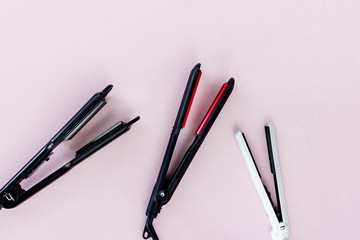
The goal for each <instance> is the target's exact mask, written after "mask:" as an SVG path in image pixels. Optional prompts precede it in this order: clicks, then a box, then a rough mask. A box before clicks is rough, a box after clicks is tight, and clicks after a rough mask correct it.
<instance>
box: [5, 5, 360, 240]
mask: <svg viewBox="0 0 360 240" xmlns="http://www.w3.org/2000/svg"><path fill="white" fill-rule="evenodd" d="M359 21H360V6H359V2H358V1H351V0H348V1H338V0H320V1H310V0H305V1H281V0H277V1H261V0H255V1H242V0H240V1H239V0H236V1H235V0H233V1H221V2H220V1H208V2H204V1H199V0H196V1H181V2H180V1H175V2H174V1H94V0H87V1H84V0H71V1H70V0H65V1H56V2H54V1H44V0H37V1H24V0H22V1H20V0H18V1H17V0H14V1H0V86H1V93H2V94H0V102H1V105H0V107H1V118H0V126H1V130H0V131H1V133H2V135H1V138H0V146H1V153H0V183H1V184H5V183H6V182H7V181H8V180H9V179H10V178H11V177H12V176H13V175H14V174H15V173H16V172H17V171H18V170H19V169H20V168H21V167H22V166H23V165H24V164H25V163H27V161H28V160H29V159H30V158H31V157H32V156H33V155H34V154H35V153H36V152H37V151H38V150H39V149H40V148H41V147H42V146H43V145H44V144H45V143H46V142H47V141H48V140H49V139H50V138H51V137H52V136H53V135H54V134H55V133H56V132H57V131H58V130H59V129H60V128H61V127H62V126H63V125H64V124H65V123H66V121H67V120H69V119H70V117H72V116H73V114H74V113H75V112H76V111H77V110H79V108H80V107H81V106H82V105H83V104H84V103H85V102H86V101H87V100H88V99H89V98H90V97H91V96H92V95H93V94H94V93H95V92H97V91H100V90H102V89H103V88H104V87H105V86H106V85H107V84H109V83H112V84H114V89H113V90H112V91H111V92H110V94H109V96H108V98H107V99H108V104H107V105H106V106H105V107H104V109H103V110H101V112H100V113H99V114H98V115H96V117H95V118H94V119H93V120H91V121H90V123H89V124H88V125H87V126H86V127H85V128H84V129H83V130H82V131H81V132H80V133H79V134H78V135H77V136H76V137H75V138H74V139H73V140H72V141H70V142H66V143H64V144H62V146H60V147H59V149H57V150H56V151H55V154H54V155H53V157H52V159H51V160H50V161H49V162H47V163H46V164H44V165H43V167H42V168H41V169H40V170H39V171H38V172H36V174H34V176H33V177H32V178H31V179H30V180H27V181H26V182H25V186H27V187H28V186H31V185H32V184H34V183H36V182H37V181H39V180H40V179H41V178H42V177H44V176H46V175H47V174H48V173H50V172H52V171H53V170H55V169H57V168H58V167H60V166H62V165H63V164H64V163H65V162H67V161H68V160H70V159H71V158H72V157H73V153H74V151H76V150H77V149H78V148H79V147H81V146H82V145H83V144H85V143H86V142H88V141H90V140H91V139H92V138H94V137H95V136H97V134H99V133H101V132H102V131H104V130H106V129H107V128H108V127H110V126H111V125H112V124H114V123H115V122H117V121H119V120H123V121H129V120H130V119H132V118H133V117H135V116H137V115H140V116H141V120H140V121H139V122H137V123H136V124H134V126H133V127H132V129H131V130H130V131H129V132H128V133H126V134H125V135H123V136H121V137H120V138H119V139H117V140H116V141H114V142H112V143H111V144H110V145H108V146H107V147H106V148H104V149H102V150H101V151H99V152H98V153H96V154H95V155H93V156H92V157H91V158H89V159H87V160H86V161H84V162H83V163H81V164H80V165H78V166H76V167H75V168H74V169H73V170H71V171H70V172H69V173H68V174H66V175H65V176H64V177H62V178H60V179H59V180H57V181H56V182H55V183H53V184H51V185H50V186H49V187H47V188H46V189H45V190H43V191H41V192H40V193H38V194H36V195H35V196H34V197H32V198H31V199H30V200H28V201H26V202H24V203H23V204H22V205H20V206H19V207H17V208H15V209H11V210H6V209H3V210H2V211H0V234H1V239H34V240H35V239H36V240H39V239H41V240H42V239H52V240H57V239H99V238H101V239H129V240H133V239H141V234H142V231H143V227H144V223H145V220H146V217H145V210H146V207H147V203H148V200H149V197H150V194H151V191H152V188H153V185H154V183H155V180H156V177H157V174H158V171H159V168H160V165H161V162H162V158H163V154H164V152H165V148H166V145H167V141H168V138H169V135H170V131H171V128H172V125H173V123H174V120H175V117H176V113H177V110H178V107H179V104H180V100H181V97H182V94H183V91H184V88H185V85H186V81H187V77H188V75H189V73H190V70H191V68H192V67H193V66H194V65H195V64H196V63H197V62H200V63H202V71H203V74H202V78H201V80H200V83H199V86H198V90H197V93H196V95H195V98H194V102H193V105H192V108H191V111H190V114H189V117H188V120H187V124H186V127H185V129H184V130H183V131H182V134H181V136H180V139H179V141H178V144H177V146H178V148H177V149H176V151H175V154H174V163H173V165H172V166H171V167H172V169H171V172H173V171H174V167H175V165H176V164H177V163H178V162H179V159H180V158H181V157H182V155H183V154H184V152H185V151H186V149H187V147H188V146H189V144H190V143H191V142H192V139H193V137H194V134H195V132H196V129H197V127H198V125H199V124H200V122H201V120H202V118H203V116H204V115H205V114H206V111H207V109H208V107H209V106H210V104H211V102H212V100H213V99H214V97H215V96H216V94H217V92H218V90H219V89H220V87H221V85H222V84H223V83H224V82H226V81H227V80H228V79H229V78H230V77H234V78H235V81H236V83H235V89H234V91H233V93H232V95H231V96H230V98H229V100H228V102H227V104H226V105H225V107H224V109H223V110H222V112H221V114H220V115H219V117H218V119H217V120H216V122H215V124H214V126H213V128H212V129H211V131H210V133H209V135H208V136H207V138H206V140H205V142H204V143H203V145H202V147H201V148H200V150H199V152H198V153H197V155H196V157H195V159H194V161H193V162H192V164H191V166H190V167H189V169H188V171H187V173H186V174H185V177H184V179H183V180H182V182H181V183H180V185H179V187H178V189H177V191H176V193H175V194H174V196H173V198H172V200H171V202H170V203H169V204H167V205H166V206H164V208H163V210H162V212H161V214H160V215H159V216H158V218H157V219H156V220H155V221H154V225H155V228H156V230H157V233H158V235H159V237H160V239H172V240H177V239H227V240H232V239H234V240H235V239H270V225H269V222H268V219H267V216H266V215H265V212H264V210H263V207H262V204H261V202H260V199H259V197H258V195H257V193H256V191H255V188H254V186H253V184H252V182H251V179H250V176H249V173H248V170H247V168H246V166H245V163H244V160H243V159H242V156H241V154H240V151H239V150H238V148H237V146H236V143H235V139H234V132H235V130H237V129H240V130H241V131H243V132H245V133H246V136H247V139H248V142H249V145H250V146H251V149H252V151H253V154H254V157H255V159H256V160H257V164H258V167H259V169H260V171H261V172H262V175H263V179H264V182H265V183H266V184H267V185H270V186H271V182H272V176H271V174H270V168H269V162H268V158H267V153H266V143H265V134H264V130H263V126H264V124H265V123H266V121H272V122H273V123H274V124H275V125H276V127H277V134H278V143H279V152H280V158H281V159H280V161H281V167H282V171H283V180H284V184H285V193H286V199H287V206H288V212H289V219H290V225H291V232H292V237H291V239H293V240H307V239H334V240H335V239H336V240H337V239H359V238H360V231H359V229H358V216H359V215H360V192H359V191H358V190H357V189H358V185H359V184H360V178H359V174H358V169H359V168H360V161H359V156H360V148H359V143H360V139H359V136H360V125H359V122H360V112H359V107H360V95H359V87H360V82H359V77H360V68H359V64H360V57H359V56H360V46H359V42H360V28H359Z"/></svg>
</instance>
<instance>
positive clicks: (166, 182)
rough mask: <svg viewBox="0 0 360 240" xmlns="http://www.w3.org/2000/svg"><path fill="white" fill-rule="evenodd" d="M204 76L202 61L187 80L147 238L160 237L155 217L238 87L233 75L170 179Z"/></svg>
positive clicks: (155, 192) (149, 213) (153, 198)
mask: <svg viewBox="0 0 360 240" xmlns="http://www.w3.org/2000/svg"><path fill="white" fill-rule="evenodd" d="M200 76H201V70H200V64H197V65H195V67H194V68H193V69H192V71H191V73H190V76H189V80H188V82H187V85H186V88H185V92H184V95H183V98H182V101H181V105H180V109H179V111H178V114H177V117H176V120H175V124H174V127H173V130H172V133H171V136H170V140H169V143H168V146H167V148H166V152H165V156H164V160H163V162H162V165H161V168H160V172H159V175H158V178H157V181H156V183H155V186H154V189H153V192H152V194H151V198H150V201H149V204H148V207H147V210H146V216H147V221H146V224H145V229H144V232H143V238H144V239H148V238H152V239H154V240H158V239H159V238H158V236H157V234H156V232H155V229H154V227H153V220H154V218H156V217H157V215H158V213H160V210H161V208H162V206H163V205H165V204H167V203H168V202H169V201H170V199H171V197H172V195H173V194H174V192H175V190H176V187H177V186H178V185H179V183H180V181H181V179H182V177H183V176H184V174H185V172H186V170H187V168H188V167H189V165H190V163H191V161H192V160H193V158H194V156H195V154H196V152H197V151H198V150H199V148H200V146H201V144H202V142H203V141H204V139H205V137H206V135H207V134H208V132H209V130H210V128H211V126H212V125H213V123H214V122H215V119H216V118H217V116H218V115H219V113H220V111H221V109H222V108H223V106H224V104H225V102H226V100H227V99H228V97H229V96H230V94H231V92H232V90H233V88H234V84H235V81H234V79H233V78H230V80H229V81H228V82H226V83H224V85H223V86H222V87H221V89H220V91H219V93H218V95H217V96H216V98H215V100H214V102H213V103H212V105H211V107H210V109H209V110H208V112H207V113H206V115H205V117H204V119H203V121H202V122H201V124H200V126H199V128H198V130H197V131H196V136H195V140H194V141H193V143H192V144H191V146H190V147H189V149H188V150H187V152H186V153H185V155H184V157H183V159H182V160H181V162H180V164H179V166H178V167H177V169H176V171H175V173H174V175H173V176H172V178H171V179H167V178H166V174H167V172H168V168H169V165H170V161H171V158H172V155H173V152H174V149H175V145H176V142H177V139H178V137H179V134H180V130H181V129H182V128H183V127H184V126H185V123H186V119H187V117H188V114H189V111H190V107H191V104H192V101H193V99H194V95H195V92H196V88H197V86H198V83H199V80H200Z"/></svg>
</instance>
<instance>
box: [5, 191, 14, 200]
mask: <svg viewBox="0 0 360 240" xmlns="http://www.w3.org/2000/svg"><path fill="white" fill-rule="evenodd" d="M4 196H5V198H6V200H8V201H11V202H15V199H14V197H13V196H12V195H11V194H10V193H7V194H5V195H4Z"/></svg>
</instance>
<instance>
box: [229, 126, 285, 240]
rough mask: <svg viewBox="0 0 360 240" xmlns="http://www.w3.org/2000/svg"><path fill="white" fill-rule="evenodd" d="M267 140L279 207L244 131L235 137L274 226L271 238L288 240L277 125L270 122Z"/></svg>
mask: <svg viewBox="0 0 360 240" xmlns="http://www.w3.org/2000/svg"><path fill="white" fill-rule="evenodd" d="M265 134H266V142H267V148H268V153H269V158H270V168H271V172H272V174H273V176H274V183H275V191H276V198H277V208H274V207H273V205H274V204H273V202H272V200H271V197H270V193H269V191H268V190H267V189H266V187H265V185H264V184H263V183H262V181H261V175H260V172H259V170H258V168H257V166H256V163H255V160H254V157H253V155H252V153H251V151H250V148H249V145H248V144H247V141H246V138H245V135H244V133H242V132H240V131H237V132H236V133H235V139H236V141H237V143H238V146H239V148H240V150H241V153H242V155H243V158H244V160H245V163H246V166H247V167H248V169H249V172H250V176H251V179H252V181H253V183H254V185H255V188H256V191H257V192H258V194H259V196H260V199H261V202H262V204H263V205H264V208H265V212H266V214H267V215H268V217H269V220H270V225H271V227H272V231H271V238H272V239H273V240H286V239H289V238H290V226H289V219H288V214H287V209H286V202H285V192H284V185H283V180H282V174H281V168H280V160H279V151H278V144H277V140H276V133H275V126H274V124H272V123H270V122H268V123H267V124H266V126H265Z"/></svg>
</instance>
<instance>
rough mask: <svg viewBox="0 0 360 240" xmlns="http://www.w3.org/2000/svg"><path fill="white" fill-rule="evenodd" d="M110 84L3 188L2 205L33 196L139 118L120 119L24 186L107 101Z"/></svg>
mask: <svg viewBox="0 0 360 240" xmlns="http://www.w3.org/2000/svg"><path fill="white" fill-rule="evenodd" d="M112 87H113V86H112V85H109V86H107V87H106V88H105V89H104V90H103V91H102V92H99V93H96V94H95V95H94V96H93V97H92V98H91V99H90V100H89V101H88V102H87V103H86V104H85V105H84V106H83V107H82V108H81V109H80V110H79V111H78V112H77V113H76V114H75V116H74V117H72V118H71V119H70V121H69V122H68V123H66V124H65V126H64V127H63V128H62V129H61V130H60V131H59V132H58V133H57V134H56V135H55V136H54V137H53V138H52V139H51V140H50V141H49V142H48V143H47V144H46V145H45V146H44V147H43V148H42V149H41V150H40V151H39V152H38V153H37V154H36V155H35V156H34V157H33V158H32V159H31V160H30V161H29V162H28V163H27V164H26V165H25V166H24V167H23V168H22V169H21V170H20V171H19V172H18V173H16V175H15V176H14V177H13V178H11V179H10V181H9V182H8V183H7V184H6V185H5V186H4V187H3V188H2V189H1V190H0V209H1V208H2V207H3V208H14V207H16V206H18V205H19V204H21V203H22V202H24V201H25V200H27V199H29V198H30V197H31V196H33V195H34V194H36V193H37V192H39V191H40V190H42V189H43V188H45V187H46V186H48V185H49V184H50V183H52V182H54V181H55V180H56V179H58V178H59V177H61V176H62V175H64V174H65V173H67V172H68V171H69V170H70V169H71V168H73V167H74V166H76V165H77V164H79V163H80V162H82V161H83V160H84V159H86V158H87V157H89V156H91V155H92V154H93V153H95V152H96V151H98V150H99V149H101V148H102V147H104V146H105V145H106V144H108V143H110V142H111V141H112V140H114V139H116V138H117V137H119V136H121V135H122V134H124V133H125V132H127V131H128V130H129V129H130V126H131V125H132V124H133V123H135V122H136V121H138V120H139V117H136V118H134V119H133V120H131V121H130V122H128V123H124V122H121V121H120V122H118V123H117V124H115V125H114V126H113V127H111V128H110V129H109V130H107V131H105V132H104V133H102V134H101V135H100V136H98V137H97V138H95V139H94V140H93V141H91V142H90V143H88V144H86V145H85V146H84V147H82V148H81V149H80V150H78V151H77V152H76V154H75V157H74V158H73V159H72V160H71V161H70V162H68V163H66V164H65V165H64V166H62V167H61V168H59V169H58V170H56V171H55V172H53V173H52V174H50V175H49V176H47V177H45V178H44V179H43V180H41V181H40V182H38V183H37V184H35V185H34V186H32V187H31V188H29V189H28V190H24V189H23V188H22V187H21V185H20V183H21V182H22V181H23V180H24V179H27V178H29V177H30V176H31V175H32V173H34V171H36V170H37V168H38V167H39V166H40V165H41V164H42V163H44V162H45V161H48V160H49V158H50V155H51V154H52V153H53V150H54V149H55V148H56V147H57V146H58V145H59V144H60V143H61V142H62V141H67V140H70V139H72V138H73V137H74V136H75V135H76V134H77V133H78V132H79V131H80V129H81V128H82V127H84V125H85V124H86V123H87V122H88V121H89V120H90V119H91V118H92V117H93V116H94V115H95V114H96V113H97V112H98V111H99V110H100V109H101V108H102V107H103V106H104V105H105V104H106V101H105V97H106V95H107V94H108V93H109V92H110V90H111V89H112Z"/></svg>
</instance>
